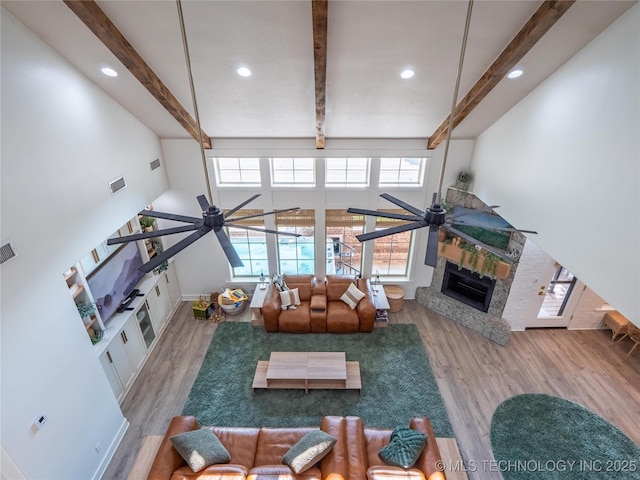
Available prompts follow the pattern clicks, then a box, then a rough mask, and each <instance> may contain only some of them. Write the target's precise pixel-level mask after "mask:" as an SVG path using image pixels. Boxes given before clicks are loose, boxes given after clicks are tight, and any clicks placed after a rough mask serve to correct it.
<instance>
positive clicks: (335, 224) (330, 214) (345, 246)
mask: <svg viewBox="0 0 640 480" xmlns="http://www.w3.org/2000/svg"><path fill="white" fill-rule="evenodd" d="M364 221H365V218H364V215H355V214H352V213H348V212H347V211H346V210H327V211H326V212H325V224H326V227H327V268H326V272H327V274H328V275H331V274H334V273H338V274H348V275H360V271H361V269H362V243H361V242H360V241H359V240H358V239H357V238H356V235H360V234H361V233H363V232H364Z"/></svg>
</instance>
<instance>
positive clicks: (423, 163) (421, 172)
mask: <svg viewBox="0 0 640 480" xmlns="http://www.w3.org/2000/svg"><path fill="white" fill-rule="evenodd" d="M391 159H398V160H399V166H398V169H397V172H398V181H397V182H383V181H382V180H381V178H382V174H383V172H391V171H396V170H392V169H389V168H383V163H384V161H385V160H391ZM407 159H418V160H419V161H420V164H419V166H418V180H417V181H416V182H403V181H400V178H401V175H402V173H403V169H402V162H403V160H407ZM428 160H429V159H428V158H427V157H380V169H379V173H378V185H379V186H381V187H386V188H393V187H402V188H412V187H413V188H419V187H422V186H423V185H424V181H425V179H424V176H425V171H426V168H427V161H428ZM408 171H413V170H409V169H407V170H405V172H408Z"/></svg>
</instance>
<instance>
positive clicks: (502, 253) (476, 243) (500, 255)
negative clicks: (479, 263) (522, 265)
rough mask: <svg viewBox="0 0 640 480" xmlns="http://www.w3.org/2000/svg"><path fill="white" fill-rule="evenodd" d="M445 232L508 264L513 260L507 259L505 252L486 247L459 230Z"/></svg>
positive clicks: (450, 229) (449, 228)
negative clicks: (482, 249)
mask: <svg viewBox="0 0 640 480" xmlns="http://www.w3.org/2000/svg"><path fill="white" fill-rule="evenodd" d="M446 229H447V230H449V231H450V232H451V233H453V234H454V235H457V236H459V237H460V238H464V239H465V240H466V241H468V242H469V243H473V244H474V245H478V246H479V247H482V248H484V249H485V250H487V251H489V252H491V253H493V254H494V255H497V256H498V257H500V258H502V259H504V260H506V261H508V262H512V261H513V259H512V258H509V257H508V256H507V253H506V252H502V251H500V250H498V249H497V248H495V247H492V246H491V245H487V244H486V243H483V242H481V241H479V240H476V239H475V238H473V237H472V236H471V235H467V234H466V233H463V232H461V231H460V230H457V229H455V228H453V227H446Z"/></svg>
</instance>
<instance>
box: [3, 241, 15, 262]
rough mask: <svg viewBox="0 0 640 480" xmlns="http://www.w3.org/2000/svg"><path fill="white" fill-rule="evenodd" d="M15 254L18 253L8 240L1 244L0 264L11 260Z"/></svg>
mask: <svg viewBox="0 0 640 480" xmlns="http://www.w3.org/2000/svg"><path fill="white" fill-rule="evenodd" d="M17 255H18V254H17V253H16V251H15V250H14V248H13V245H11V243H10V242H7V243H3V244H2V246H0V265H2V264H3V263H5V262H8V261H9V260H11V259H12V258H13V257H15V256H17Z"/></svg>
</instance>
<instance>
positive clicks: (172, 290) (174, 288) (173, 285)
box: [164, 263, 182, 311]
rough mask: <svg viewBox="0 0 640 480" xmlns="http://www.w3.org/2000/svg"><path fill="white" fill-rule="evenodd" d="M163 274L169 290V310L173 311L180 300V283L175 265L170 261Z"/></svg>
mask: <svg viewBox="0 0 640 480" xmlns="http://www.w3.org/2000/svg"><path fill="white" fill-rule="evenodd" d="M164 274H165V277H164V279H165V283H166V284H167V288H168V290H169V297H170V298H171V311H173V310H175V309H176V306H177V305H178V304H179V303H180V302H181V301H182V291H181V290H180V284H179V283H178V275H177V274H176V267H175V265H174V264H173V263H171V264H170V265H169V268H168V269H167V271H166V272H164Z"/></svg>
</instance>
